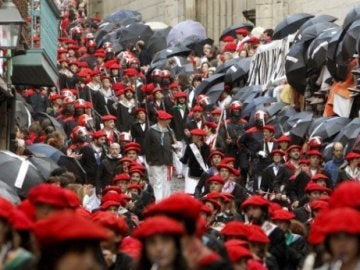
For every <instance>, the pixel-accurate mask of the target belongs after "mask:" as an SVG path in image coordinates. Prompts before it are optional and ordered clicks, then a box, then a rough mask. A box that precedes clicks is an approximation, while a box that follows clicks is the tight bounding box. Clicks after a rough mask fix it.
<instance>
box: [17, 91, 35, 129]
mask: <svg viewBox="0 0 360 270" xmlns="http://www.w3.org/2000/svg"><path fill="white" fill-rule="evenodd" d="M15 121H16V123H17V124H18V125H19V126H20V127H22V128H24V127H26V128H28V127H29V126H30V124H31V121H32V117H31V108H30V109H29V108H28V105H27V104H26V102H25V101H22V100H20V99H17V98H16V100H15Z"/></svg>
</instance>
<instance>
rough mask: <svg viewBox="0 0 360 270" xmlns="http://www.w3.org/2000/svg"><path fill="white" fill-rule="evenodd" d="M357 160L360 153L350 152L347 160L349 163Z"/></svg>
mask: <svg viewBox="0 0 360 270" xmlns="http://www.w3.org/2000/svg"><path fill="white" fill-rule="evenodd" d="M356 158H360V154H359V153H355V152H350V153H348V154H347V155H346V157H345V159H346V160H347V161H350V160H353V159H356Z"/></svg>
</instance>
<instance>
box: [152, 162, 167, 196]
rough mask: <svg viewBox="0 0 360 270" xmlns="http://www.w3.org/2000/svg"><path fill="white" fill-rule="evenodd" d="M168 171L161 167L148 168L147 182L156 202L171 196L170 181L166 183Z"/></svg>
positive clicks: (165, 167)
mask: <svg viewBox="0 0 360 270" xmlns="http://www.w3.org/2000/svg"><path fill="white" fill-rule="evenodd" d="M167 179H168V169H167V166H166V165H163V166H149V181H150V185H151V186H152V187H153V189H154V195H155V200H156V201H157V202H158V201H160V200H162V199H164V198H166V197H169V196H170V194H171V181H168V180H167Z"/></svg>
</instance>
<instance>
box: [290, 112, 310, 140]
mask: <svg viewBox="0 0 360 270" xmlns="http://www.w3.org/2000/svg"><path fill="white" fill-rule="evenodd" d="M312 119H313V113H312V112H299V113H295V114H294V115H292V116H291V117H289V119H288V120H287V121H286V123H285V125H284V130H285V131H289V132H290V134H292V135H294V136H297V137H300V138H303V137H304V135H305V134H306V132H307V130H308V128H309V126H310V124H311V122H312Z"/></svg>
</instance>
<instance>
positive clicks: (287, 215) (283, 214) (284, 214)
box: [271, 209, 295, 220]
mask: <svg viewBox="0 0 360 270" xmlns="http://www.w3.org/2000/svg"><path fill="white" fill-rule="evenodd" d="M294 217H295V215H294V213H292V212H289V211H287V210H284V209H279V210H276V211H274V212H272V213H271V219H272V220H290V219H293V218H294Z"/></svg>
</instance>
